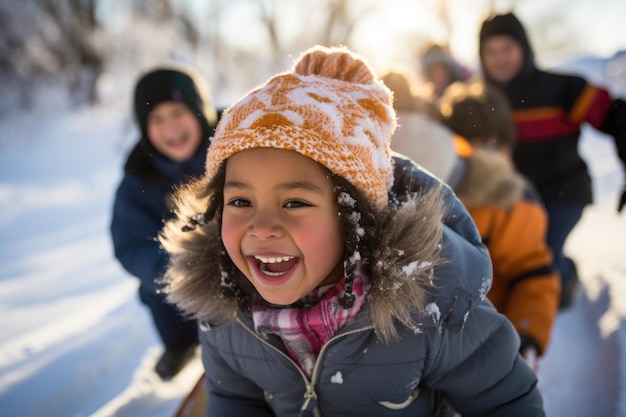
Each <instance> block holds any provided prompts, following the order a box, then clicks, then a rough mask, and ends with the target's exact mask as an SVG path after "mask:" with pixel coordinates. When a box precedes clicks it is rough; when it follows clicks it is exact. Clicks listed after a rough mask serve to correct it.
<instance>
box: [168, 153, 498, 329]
mask: <svg viewBox="0 0 626 417" xmlns="http://www.w3.org/2000/svg"><path fill="white" fill-rule="evenodd" d="M393 158H394V185H393V188H392V190H391V191H390V201H391V202H395V205H393V204H394V203H392V204H390V206H389V207H388V208H387V210H386V215H385V216H384V221H383V225H382V227H380V230H379V236H380V239H379V241H380V244H379V248H384V249H385V250H380V251H379V252H378V253H379V256H378V258H377V259H376V260H375V261H373V262H372V263H371V265H373V266H374V268H373V272H372V276H371V277H369V279H370V284H371V289H370V293H369V295H370V297H369V302H368V308H369V311H370V313H371V318H372V319H373V321H374V323H375V325H376V326H377V330H378V331H379V334H382V335H383V336H389V335H391V336H392V335H393V334H394V333H395V331H394V327H393V325H392V324H393V323H394V321H395V320H398V321H400V322H404V323H405V324H406V325H409V326H411V325H412V324H414V323H413V318H414V316H415V313H418V314H421V313H424V312H425V313H426V314H427V315H428V316H430V318H431V319H432V322H433V323H434V324H435V325H436V326H446V327H447V328H448V329H449V330H451V331H453V332H458V331H459V330H460V329H461V328H462V327H463V324H464V323H465V320H466V318H467V315H468V313H469V311H470V310H471V309H473V308H474V307H475V306H477V305H478V304H479V303H480V302H481V301H482V300H483V299H484V298H485V295H486V293H487V291H488V290H489V288H490V286H491V277H492V270H491V260H490V258H489V254H488V252H487V249H486V247H485V246H484V244H483V243H482V241H481V239H480V235H479V234H478V230H477V229H476V226H475V224H474V223H473V221H472V219H471V217H470V215H469V213H468V212H467V210H466V209H465V207H464V206H463V205H462V204H461V202H460V201H459V200H458V199H457V198H456V196H455V195H454V193H453V192H452V190H451V189H450V188H449V187H448V186H447V185H445V184H443V183H442V182H441V181H439V180H437V179H436V178H435V177H433V176H431V175H429V174H428V173H427V172H425V171H424V170H423V169H422V168H420V167H419V166H418V165H417V164H415V163H414V162H413V161H411V160H410V159H407V158H406V157H403V156H401V155H398V154H394V156H393ZM201 184H202V182H201V181H200V182H196V183H193V184H191V185H189V186H188V187H187V188H186V189H185V190H183V191H181V192H180V193H178V198H179V202H178V210H177V216H176V217H175V218H174V219H173V220H171V221H169V222H168V223H166V225H165V227H164V229H163V231H162V233H161V235H160V241H161V244H162V245H163V247H164V248H165V250H167V252H169V254H170V255H171V258H170V266H169V268H168V270H167V272H166V275H165V277H164V282H165V283H166V285H167V291H168V292H169V296H168V299H169V300H170V301H171V302H173V303H176V304H177V305H178V306H179V308H181V309H182V310H183V311H184V312H186V313H187V314H189V315H191V316H193V317H196V318H199V319H201V320H208V321H209V323H214V322H216V321H217V322H220V321H228V320H232V319H233V318H234V315H235V313H236V311H237V303H236V302H235V300H233V299H229V298H224V297H223V296H222V295H221V293H222V291H220V285H222V276H221V273H220V266H219V265H218V262H217V260H216V258H217V257H216V256H215V254H216V253H218V252H217V251H219V250H223V249H222V244H221V241H220V239H219V236H218V230H217V224H216V223H209V224H207V225H204V226H201V227H198V228H196V229H195V230H193V231H191V232H183V231H182V230H183V228H185V227H186V226H187V225H188V223H189V220H188V219H194V218H197V216H198V213H203V212H204V210H205V209H206V205H207V201H206V200H207V199H206V198H205V199H204V200H203V199H198V198H195V196H196V195H199V194H198V190H197V189H196V190H195V191H194V190H193V188H194V187H196V188H197V187H201V186H202V185H201ZM402 202H404V203H402ZM381 332H382V333H381Z"/></svg>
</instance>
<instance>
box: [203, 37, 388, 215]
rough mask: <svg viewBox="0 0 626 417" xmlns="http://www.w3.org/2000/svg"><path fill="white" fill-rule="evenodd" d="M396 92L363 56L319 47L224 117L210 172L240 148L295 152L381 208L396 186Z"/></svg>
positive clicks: (209, 158) (212, 150)
mask: <svg viewBox="0 0 626 417" xmlns="http://www.w3.org/2000/svg"><path fill="white" fill-rule="evenodd" d="M395 127H396V115H395V113H394V110H393V107H392V94H391V92H390V91H389V89H387V87H385V85H384V84H383V83H382V82H381V81H379V80H378V79H377V78H376V75H375V73H374V71H373V69H372V68H371V67H370V66H369V65H368V64H367V63H366V62H365V61H364V59H363V58H361V57H359V56H358V55H356V54H354V53H352V52H350V51H348V50H347V49H345V48H324V47H320V46H317V47H314V48H311V49H309V50H308V51H306V52H304V53H303V54H302V55H301V57H300V59H299V60H298V61H297V62H296V64H295V65H294V67H293V68H292V70H291V71H289V72H286V73H282V74H278V75H276V76H274V77H272V78H270V79H269V80H268V81H267V82H266V83H265V84H263V85H262V86H260V87H258V88H256V89H254V90H252V91H251V92H250V93H248V94H247V95H246V96H244V97H243V98H242V99H240V100H239V101H238V102H237V103H235V104H234V105H233V106H231V107H230V108H229V109H228V110H227V111H226V112H225V113H224V114H223V116H222V119H221V121H220V123H219V125H218V127H217V129H216V132H215V136H214V137H213V139H212V142H211V147H210V148H209V152H208V154H207V161H206V170H207V175H208V176H209V177H212V176H213V175H215V173H216V172H217V170H218V168H219V166H220V164H221V163H222V162H223V161H224V160H225V159H227V158H228V157H229V156H231V155H233V154H234V153H236V152H239V151H242V150H245V149H252V148H261V147H269V148H279V149H286V150H292V151H296V152H298V153H300V154H302V155H304V156H307V157H309V158H311V159H313V160H315V161H317V162H319V163H320V164H322V165H324V166H325V167H327V168H328V169H329V170H330V171H332V172H333V173H335V174H337V175H340V176H342V177H344V178H345V179H347V180H348V181H350V182H351V183H352V184H354V185H355V186H356V187H357V188H359V189H360V190H361V191H362V192H363V193H365V195H366V196H367V197H368V198H369V199H370V201H372V202H373V203H374V204H375V205H376V206H377V207H379V208H382V207H384V206H385V205H386V204H387V191H388V189H389V188H391V185H392V183H393V171H392V161H391V154H390V149H389V139H390V137H391V135H392V134H393V131H394V129H395Z"/></svg>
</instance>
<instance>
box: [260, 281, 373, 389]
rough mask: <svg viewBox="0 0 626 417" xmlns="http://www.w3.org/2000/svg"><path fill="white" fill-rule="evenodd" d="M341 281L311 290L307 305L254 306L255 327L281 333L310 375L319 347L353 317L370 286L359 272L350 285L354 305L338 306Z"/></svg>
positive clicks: (291, 355)
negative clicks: (290, 306)
mask: <svg viewBox="0 0 626 417" xmlns="http://www.w3.org/2000/svg"><path fill="white" fill-rule="evenodd" d="M344 283H345V278H342V279H341V280H340V281H339V282H338V283H337V284H336V285H330V286H326V287H323V288H317V289H315V290H313V291H312V292H311V293H310V294H309V295H308V296H307V297H306V299H305V300H304V301H305V304H307V306H305V307H303V308H269V307H261V306H256V307H253V308H252V319H253V320H254V328H255V330H256V331H257V332H258V333H260V334H269V333H273V334H277V335H278V336H280V338H281V339H282V341H283V344H284V345H285V348H286V349H287V352H288V353H289V356H290V357H291V358H292V359H293V360H294V361H296V363H297V364H298V365H300V368H302V370H303V371H304V372H305V373H306V375H307V376H309V377H310V376H311V373H312V371H313V365H314V364H315V360H316V359H317V355H318V354H319V352H320V349H321V348H322V346H324V344H325V343H326V342H328V341H329V340H330V338H331V337H333V336H334V335H335V333H337V330H339V329H340V328H341V327H342V326H344V325H345V324H346V323H347V322H348V321H349V320H352V319H353V318H355V317H356V315H357V313H358V312H359V310H360V309H361V306H362V305H363V301H364V300H365V294H366V292H367V290H368V288H369V286H368V285H367V282H366V280H365V278H364V277H363V276H362V275H361V274H358V275H357V276H356V277H355V278H354V284H353V293H354V295H355V296H356V299H355V301H354V304H353V306H352V307H351V308H349V309H344V308H341V307H340V306H339V304H338V301H337V296H338V295H339V294H340V293H341V292H342V291H343V286H344ZM311 304H312V305H311Z"/></svg>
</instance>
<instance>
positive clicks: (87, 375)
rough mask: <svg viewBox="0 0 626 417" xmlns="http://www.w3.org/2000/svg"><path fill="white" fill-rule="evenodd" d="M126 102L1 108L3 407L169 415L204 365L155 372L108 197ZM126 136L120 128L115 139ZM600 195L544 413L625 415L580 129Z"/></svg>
mask: <svg viewBox="0 0 626 417" xmlns="http://www.w3.org/2000/svg"><path fill="white" fill-rule="evenodd" d="M126 110H127V109H126V108H125V107H124V106H113V105H106V106H102V107H97V108H92V109H79V110H74V111H69V110H62V109H58V110H50V109H48V110H46V111H39V110H37V111H35V112H33V113H30V114H21V115H13V116H11V117H10V118H8V117H4V118H2V119H0V335H1V336H0V410H2V411H0V414H2V415H3V416H7V417H14V416H15V417H17V416H19V417H35V416H37V417H38V416H47V417H67V416H72V417H81V416H96V417H111V416H119V417H126V416H133V417H137V416H139V417H143V416H154V417H166V416H169V415H171V414H172V412H173V410H174V409H175V408H176V407H177V402H178V401H179V399H180V397H181V395H182V393H183V392H184V391H185V390H186V389H187V388H188V387H189V386H190V385H192V384H193V381H194V380H195V378H196V377H197V376H198V375H199V374H200V373H201V366H200V364H199V363H198V362H195V363H194V364H193V365H192V366H191V367H189V368H188V369H186V371H185V372H184V373H183V374H181V375H180V376H179V377H177V378H175V379H174V380H173V381H170V382H166V383H163V382H160V381H159V380H158V378H157V377H156V376H155V375H154V374H153V373H152V372H151V369H152V366H153V364H154V361H155V360H156V357H157V356H158V355H159V353H160V348H159V344H158V340H157V337H156V334H155V332H154V330H153V329H152V326H151V323H150V320H149V317H148V314H147V311H146V309H145V308H144V307H143V306H142V305H141V304H140V303H139V301H138V298H137V296H136V282H135V281H134V280H133V279H132V278H130V277H129V276H128V275H127V274H126V273H125V272H124V271H123V270H122V269H121V268H120V266H119V265H118V264H117V262H116V261H115V260H114V258H113V255H112V248H111V244H110V240H109V235H108V225H109V220H110V209H111V205H112V196H113V192H114V189H115V186H116V184H117V182H118V180H119V178H120V173H121V166H122V162H123V158H124V154H125V152H126V149H127V148H128V146H129V145H130V141H132V140H133V139H134V138H133V135H132V132H130V131H129V121H128V116H127V115H126ZM125 138H126V139H125ZM581 150H582V152H583V154H584V155H585V157H586V158H587V160H588V161H589V163H590V165H591V169H592V174H593V177H594V180H595V185H594V186H595V193H596V204H595V205H594V206H593V207H590V208H589V209H587V210H586V212H585V214H584V216H583V219H582V221H581V223H580V224H579V226H578V227H577V229H576V230H575V232H574V234H573V235H572V236H571V239H570V240H569V241H568V244H567V246H566V249H567V251H568V252H569V254H570V255H571V256H572V257H573V258H574V259H575V260H576V261H577V263H578V267H579V272H580V275H581V281H582V286H581V288H580V291H579V293H578V294H577V298H576V301H575V303H574V305H573V307H572V308H571V309H569V310H567V311H564V312H562V313H561V314H560V316H559V318H558V321H557V323H556V326H555V328H554V334H553V341H552V344H551V346H550V348H549V351H548V353H547V355H546V357H545V358H544V359H543V360H542V361H541V362H540V370H539V379H540V388H541V390H542V392H543V394H544V398H545V404H546V410H547V414H548V416H549V417H566V416H567V417H587V416H607V417H611V416H626V384H624V382H626V366H625V364H626V352H625V351H624V349H623V347H624V346H626V326H625V323H626V320H625V317H626V213H622V215H621V216H618V215H617V213H616V210H615V208H616V201H617V200H616V199H617V195H618V190H619V189H620V187H621V184H622V183H621V181H622V178H623V177H622V171H621V167H620V165H619V163H618V161H617V159H616V157H615V155H614V148H613V144H612V141H611V140H610V139H608V138H606V137H604V136H602V135H600V134H598V133H596V132H593V131H591V130H585V131H584V136H583V141H582V145H581Z"/></svg>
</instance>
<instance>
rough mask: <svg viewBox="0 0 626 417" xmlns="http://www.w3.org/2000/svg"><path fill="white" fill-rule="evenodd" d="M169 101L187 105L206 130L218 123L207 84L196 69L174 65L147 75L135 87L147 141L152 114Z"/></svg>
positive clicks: (137, 114) (136, 106)
mask: <svg viewBox="0 0 626 417" xmlns="http://www.w3.org/2000/svg"><path fill="white" fill-rule="evenodd" d="M165 101H174V102H177V103H185V104H186V105H187V106H189V108H190V109H191V110H192V111H193V112H194V114H195V115H196V117H197V118H198V120H199V121H200V123H201V124H202V125H203V129H204V128H205V126H204V125H205V124H206V123H207V122H208V123H209V124H210V125H213V124H215V122H216V120H217V114H216V111H215V108H214V107H213V105H212V102H211V96H210V93H209V88H208V86H207V83H206V81H205V80H204V79H203V78H202V77H201V76H200V75H199V74H198V73H197V72H196V71H194V70H193V69H191V68H187V67H183V66H182V65H179V64H176V65H174V64H172V65H169V66H164V67H161V68H159V69H156V70H153V71H150V72H148V73H146V74H144V75H143V76H142V77H141V78H140V79H139V81H138V82H137V86H136V87H135V98H134V104H135V117H136V118H137V123H138V124H139V128H140V130H141V135H142V137H143V138H147V137H148V136H147V129H148V115H149V114H150V112H151V111H152V110H154V108H155V107H156V106H157V105H159V104H161V103H163V102H165Z"/></svg>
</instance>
